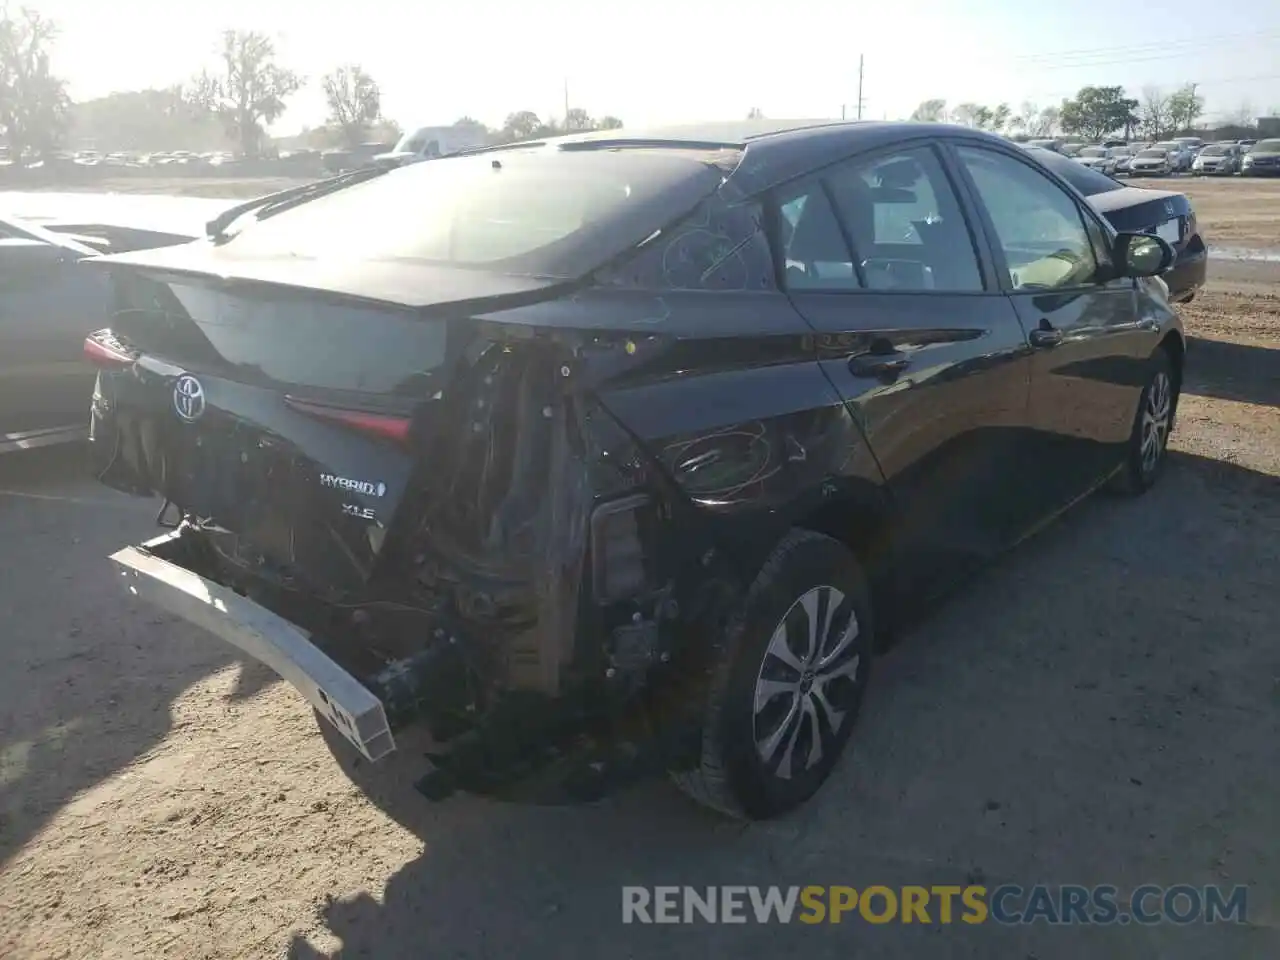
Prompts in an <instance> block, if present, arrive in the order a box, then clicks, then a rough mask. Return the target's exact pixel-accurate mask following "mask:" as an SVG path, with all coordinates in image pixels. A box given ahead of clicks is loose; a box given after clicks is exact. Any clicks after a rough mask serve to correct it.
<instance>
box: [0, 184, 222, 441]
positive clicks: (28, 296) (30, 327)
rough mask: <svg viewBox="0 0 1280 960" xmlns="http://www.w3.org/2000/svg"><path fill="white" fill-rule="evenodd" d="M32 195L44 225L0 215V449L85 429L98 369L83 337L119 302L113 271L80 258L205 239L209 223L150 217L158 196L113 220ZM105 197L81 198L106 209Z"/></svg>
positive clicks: (74, 435) (133, 202) (76, 435)
mask: <svg viewBox="0 0 1280 960" xmlns="http://www.w3.org/2000/svg"><path fill="white" fill-rule="evenodd" d="M28 197H29V198H34V205H35V206H37V207H42V208H43V209H45V210H46V211H48V215H47V216H46V218H45V223H44V224H41V223H37V222H34V221H33V220H26V219H18V218H15V217H7V218H5V219H3V220H0V454H6V453H13V452H17V451H20V450H29V449H33V448H36V447H46V446H52V445H54V444H60V443H67V442H71V441H75V440H80V439H83V438H84V437H85V435H86V430H85V424H84V405H85V403H86V402H87V401H88V399H89V397H90V396H91V394H92V393H93V378H94V368H93V367H92V366H91V365H90V364H88V363H86V362H85V360H84V355H83V347H84V338H85V335H86V334H88V333H90V332H92V331H93V330H96V329H98V328H99V327H101V326H103V325H104V324H106V323H109V322H110V321H111V315H112V312H113V309H114V306H113V301H112V298H111V287H110V284H109V283H108V282H107V278H106V277H105V276H103V274H102V272H101V271H100V270H94V269H91V268H89V267H88V266H87V265H86V264H85V263H84V262H82V261H83V260H84V259H85V258H88V257H94V256H97V255H98V254H101V253H107V252H112V251H127V250H136V249H140V248H143V247H149V246H160V245H165V244H172V243H181V242H183V241H186V240H190V239H192V238H194V237H196V236H199V234H200V233H201V230H202V224H203V220H199V221H193V220H191V219H190V218H188V219H187V220H185V221H184V223H183V224H182V225H179V224H176V223H174V222H165V221H162V220H161V219H157V218H152V219H151V220H148V217H147V213H146V208H147V203H146V199H154V198H145V199H144V198H136V197H135V198H129V197H125V198H123V199H124V200H125V201H126V204H127V205H128V206H129V207H132V208H134V209H135V211H136V212H135V213H134V215H133V219H132V220H130V219H129V218H127V217H122V218H121V219H120V220H119V221H118V222H112V218H110V217H106V218H101V219H95V214H96V213H101V212H102V211H101V210H98V211H90V210H86V211H85V214H86V215H84V216H79V217H77V216H76V215H75V213H74V211H73V210H57V209H56V208H57V206H58V205H59V201H58V199H56V198H57V195H40V194H33V195H28ZM104 199H106V198H94V197H89V198H86V200H85V201H84V202H85V204H87V205H88V206H90V207H92V206H93V204H94V202H95V201H97V203H98V205H99V206H102V205H103V200H104ZM163 199H169V198H163ZM107 202H108V203H109V199H108V200H107ZM182 202H183V201H182V200H181V199H180V200H178V203H179V204H181V203H182ZM195 202H196V203H197V204H200V203H202V202H207V201H200V200H196V201H195ZM62 203H63V205H65V204H66V201H65V200H64V201H62ZM71 203H72V205H73V206H74V205H76V203H77V201H76V198H75V197H72V198H71ZM27 205H28V206H32V200H30V199H29V200H28V202H27ZM219 206H220V207H221V206H225V204H219ZM139 208H140V209H139ZM123 209H124V208H123V206H122V207H121V210H122V211H123ZM35 212H36V211H35V210H32V213H33V214H34V213H35ZM188 228H190V229H189V232H188Z"/></svg>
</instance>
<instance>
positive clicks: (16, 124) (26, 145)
mask: <svg viewBox="0 0 1280 960" xmlns="http://www.w3.org/2000/svg"><path fill="white" fill-rule="evenodd" d="M57 34H58V30H57V27H56V26H55V24H54V23H53V21H52V20H48V19H46V18H45V17H44V16H42V15H41V14H40V13H39V12H37V11H36V10H32V9H28V8H26V7H23V8H22V9H21V10H20V11H19V12H18V15H17V16H16V17H15V16H11V15H10V13H9V11H8V10H7V9H2V10H0V128H2V129H3V131H4V134H5V136H6V138H7V139H8V141H9V149H10V151H11V152H12V154H13V156H14V157H15V158H18V157H22V156H25V155H28V154H34V155H37V156H44V155H46V154H48V153H49V152H51V151H52V150H53V149H54V148H55V147H56V146H58V144H59V143H60V142H61V141H62V138H63V137H64V136H65V134H66V130H67V118H68V111H69V109H70V106H71V100H70V98H69V97H68V96H67V87H66V83H65V82H64V81H63V80H62V79H60V78H59V77H56V76H54V75H53V73H52V71H51V70H50V68H49V49H50V47H51V46H52V45H53V41H54V40H55V38H56V37H57Z"/></svg>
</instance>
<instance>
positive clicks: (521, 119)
mask: <svg viewBox="0 0 1280 960" xmlns="http://www.w3.org/2000/svg"><path fill="white" fill-rule="evenodd" d="M541 129H542V121H541V120H539V119H538V115H537V114H536V113H534V112H533V111H532V110H517V111H516V112H515V113H509V114H507V119H506V122H505V123H503V124H502V129H501V130H500V131H499V136H500V137H501V138H502V139H503V140H504V141H507V142H515V141H518V140H530V139H532V138H533V137H536V136H538V131H539V130H541Z"/></svg>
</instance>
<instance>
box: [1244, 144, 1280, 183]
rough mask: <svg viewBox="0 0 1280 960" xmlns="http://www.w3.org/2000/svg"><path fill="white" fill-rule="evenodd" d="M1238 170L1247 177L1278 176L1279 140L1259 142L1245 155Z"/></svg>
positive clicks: (1279, 160)
mask: <svg viewBox="0 0 1280 960" xmlns="http://www.w3.org/2000/svg"><path fill="white" fill-rule="evenodd" d="M1240 169H1241V172H1242V173H1243V174H1244V175H1245V176H1248V177H1274V176H1276V175H1277V174H1280V140H1259V141H1258V142H1257V143H1255V144H1254V145H1253V146H1252V147H1250V148H1249V152H1248V153H1247V154H1245V156H1244V160H1243V161H1242V164H1241V168H1240Z"/></svg>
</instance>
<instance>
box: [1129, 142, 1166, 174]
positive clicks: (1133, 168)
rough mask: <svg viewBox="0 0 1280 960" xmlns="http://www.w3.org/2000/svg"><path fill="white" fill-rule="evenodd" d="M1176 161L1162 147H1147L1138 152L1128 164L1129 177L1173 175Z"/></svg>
mask: <svg viewBox="0 0 1280 960" xmlns="http://www.w3.org/2000/svg"><path fill="white" fill-rule="evenodd" d="M1176 163H1177V161H1176V160H1175V159H1174V157H1173V156H1172V155H1171V154H1170V153H1169V151H1168V150H1166V149H1165V148H1164V147H1148V148H1147V149H1146V150H1140V151H1138V155H1137V156H1135V157H1134V158H1133V160H1131V161H1130V162H1129V175H1130V176H1133V177H1167V176H1169V174H1171V173H1173V172H1174V170H1175V169H1177V167H1176Z"/></svg>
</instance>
